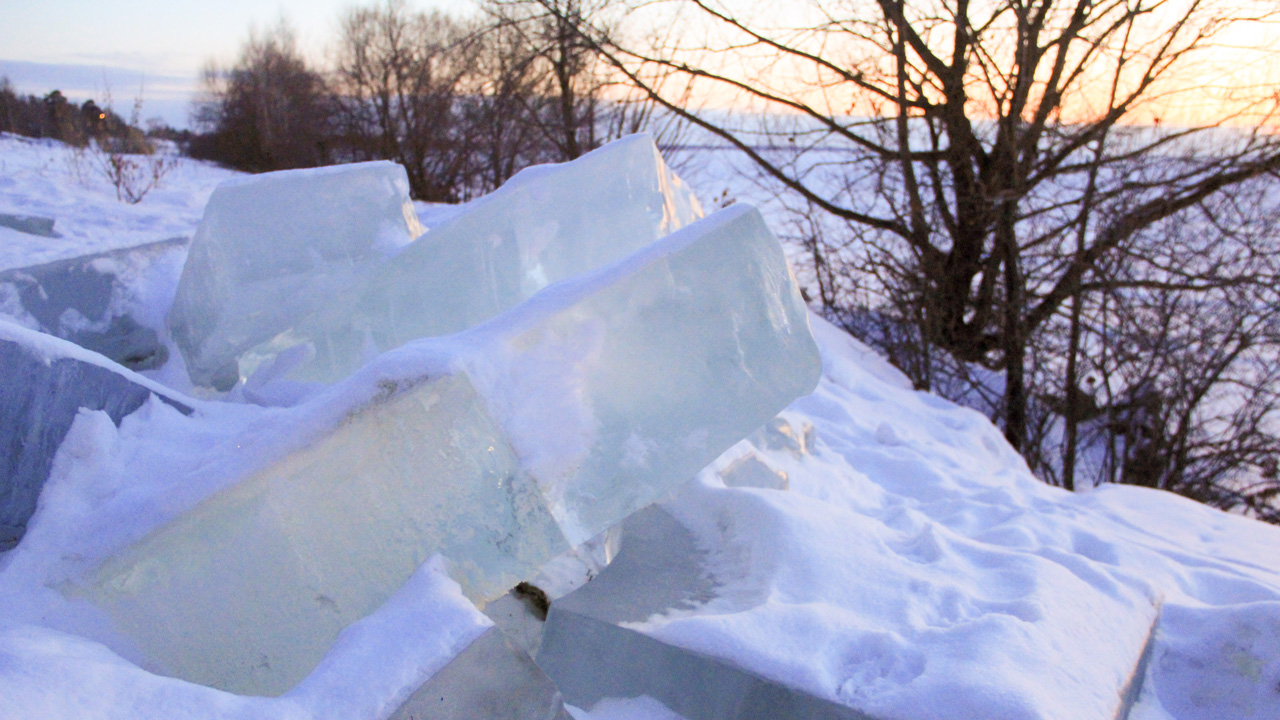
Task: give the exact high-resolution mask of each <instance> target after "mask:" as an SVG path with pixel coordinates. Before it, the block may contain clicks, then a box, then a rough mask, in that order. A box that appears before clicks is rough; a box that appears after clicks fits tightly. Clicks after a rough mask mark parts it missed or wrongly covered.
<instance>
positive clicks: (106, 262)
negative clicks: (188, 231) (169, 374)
mask: <svg viewBox="0 0 1280 720" xmlns="http://www.w3.org/2000/svg"><path fill="white" fill-rule="evenodd" d="M186 246H187V239H186V238H171V239H169V240H161V241H159V242H153V243H148V244H146V245H139V246H136V247H130V248H122V249H118V250H109V251H107V252H101V253H94V254H91V255H84V256H81V257H76V258H70V259H66V260H58V261H55V262H51V263H45V264H43V265H34V266H31V267H23V268H14V269H9V270H4V271H0V313H3V314H7V315H9V316H11V317H13V318H14V319H15V320H17V321H18V322H20V323H21V324H24V325H27V326H29V327H32V328H34V329H39V330H40V331H41V332H44V333H48V334H50V335H56V336H58V337H60V338H63V339H65V340H70V341H71V342H74V343H75V344H77V345H79V346H81V347H84V348H88V349H89V350H93V351H94V352H97V353H101V354H103V355H105V356H107V357H108V358H111V359H112V360H114V361H115V362H118V363H120V364H121V365H124V366H125V367H127V368H129V369H130V370H150V369H152V368H157V367H160V366H161V365H163V364H164V363H165V361H166V360H167V359H168V357H169V351H168V349H167V348H165V346H164V345H163V344H162V343H161V342H160V337H159V335H158V334H157V332H156V331H157V330H158V329H159V328H160V327H161V326H162V323H163V318H160V317H156V318H152V317H148V316H147V311H148V306H149V305H155V304H160V303H149V302H148V300H149V298H147V297H146V296H147V295H148V294H149V293H154V292H155V289H156V288H168V289H169V290H170V291H171V290H172V287H173V285H172V282H173V280H174V279H176V278H177V275H178V272H179V270H180V269H181V266H182V265H181V263H182V261H183V260H184V259H185V257H186ZM163 304H167V303H163Z"/></svg>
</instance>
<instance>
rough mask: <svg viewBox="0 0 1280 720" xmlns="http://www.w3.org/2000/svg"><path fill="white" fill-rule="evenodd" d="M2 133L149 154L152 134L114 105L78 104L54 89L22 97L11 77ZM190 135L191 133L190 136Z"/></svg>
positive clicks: (1, 107)
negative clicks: (109, 145) (113, 106)
mask: <svg viewBox="0 0 1280 720" xmlns="http://www.w3.org/2000/svg"><path fill="white" fill-rule="evenodd" d="M0 132H8V133H14V134H16V135H24V136H26V137H33V138H51V139H53V140H59V141H61V142H64V143H67V144H68V145H72V146H75V147H84V146H85V145H87V144H89V141H91V140H94V141H97V142H98V143H99V144H106V143H108V142H109V143H110V144H111V145H112V147H113V148H114V149H117V150H118V151H120V152H130V153H149V152H151V144H150V142H149V140H148V137H147V135H148V133H146V132H144V131H143V130H142V129H140V128H138V127H137V122H136V120H135V121H134V122H132V123H131V122H129V121H127V120H125V119H124V118H123V117H121V116H120V115H119V114H118V113H116V112H115V111H114V110H113V109H112V108H111V107H110V106H108V107H102V106H100V105H99V104H98V103H97V102H95V101H93V100H86V101H84V102H83V103H81V104H79V105H77V104H75V103H73V102H70V101H68V100H67V98H66V97H64V96H63V94H62V92H61V91H58V90H54V91H53V92H50V93H49V94H47V95H44V96H43V97H39V96H36V95H25V96H24V95H20V94H18V92H17V91H15V90H14V88H13V84H12V83H11V82H10V81H9V79H8V78H7V77H0ZM151 134H152V136H153V137H154V136H160V137H164V138H166V139H172V140H183V139H186V138H185V137H184V134H183V133H181V132H178V131H175V130H173V129H172V128H160V127H157V128H155V129H154V132H153V133H151ZM187 135H189V133H187Z"/></svg>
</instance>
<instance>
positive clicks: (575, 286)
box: [72, 206, 821, 694]
mask: <svg viewBox="0 0 1280 720" xmlns="http://www.w3.org/2000/svg"><path fill="white" fill-rule="evenodd" d="M820 371H821V363H820V359H819V357H818V354H817V348H816V346H815V344H814V342H813V339H812V336H811V335H810V332H809V327H808V319H807V316H806V313H805V310H804V305H803V303H802V301H801V299H800V297H799V293H798V291H797V289H796V287H795V283H794V279H793V278H792V277H791V274H790V272H789V270H788V269H787V265H786V261H785V258H784V256H783V252H782V248H781V246H780V245H779V244H778V242H777V240H776V239H775V238H774V237H773V235H772V234H771V233H770V232H769V231H768V229H767V228H766V227H765V226H764V223H763V220H762V219H761V218H760V216H759V213H757V212H756V211H755V210H754V209H752V208H748V207H745V206H736V207H734V208H730V209H728V210H725V211H722V212H720V213H717V214H716V215H714V216H712V217H710V218H707V219H705V220H703V221H700V222H698V223H695V224H693V225H691V226H690V227H688V228H685V229H684V230H682V231H680V232H677V233H674V234H672V235H669V236H667V237H666V238H664V239H662V240H659V241H657V242H655V243H653V244H651V245H650V246H648V247H646V248H644V249H643V250H641V251H639V252H637V253H634V254H633V255H631V256H629V257H628V258H626V259H624V260H622V261H620V262H618V263H615V264H613V265H610V266H607V267H605V268H603V269H602V270H600V271H598V272H596V273H592V274H589V275H586V276H583V277H579V278H576V279H574V280H571V281H568V282H564V283H561V284H558V285H556V286H554V287H551V288H547V289H546V291H545V292H543V293H539V294H538V295H536V296H535V297H534V298H532V299H531V300H530V301H528V302H526V303H523V304H522V305H520V306H519V307H518V308H516V309H514V310H512V311H511V312H508V313H505V314H503V315H501V316H499V317H497V318H495V319H494V320H493V321H492V322H489V323H485V324H483V325H481V326H480V327H477V328H475V329H473V330H471V331H469V332H466V333H463V334H460V335H457V336H453V337H449V338H440V339H426V340H421V341H418V342H415V343H411V344H409V345H406V346H405V347H403V348H401V349H399V350H396V351H393V352H389V353H386V354H385V355H383V356H381V357H379V358H378V359H377V360H375V361H374V362H372V363H370V364H369V365H367V366H365V367H364V368H361V369H360V370H359V371H358V372H357V373H356V374H355V375H353V376H352V377H351V378H349V379H348V380H346V381H344V382H342V383H339V384H338V385H336V386H334V387H333V388H331V389H330V390H328V391H326V392H325V393H323V394H322V395H320V396H318V397H316V398H315V399H313V400H312V401H310V402H308V403H306V404H304V405H301V406H299V407H297V408H293V409H291V410H289V411H281V417H282V418H283V420H282V421H281V422H285V423H294V424H296V425H297V426H299V427H301V428H313V429H311V430H306V432H310V433H312V434H311V436H309V437H305V438H300V439H295V440H293V441H291V442H288V443H280V444H278V445H276V447H281V448H287V447H296V448H301V449H298V450H296V451H295V452H291V453H289V454H287V455H284V456H282V457H275V458H268V459H265V460H259V461H256V463H254V462H251V463H249V467H248V468H247V469H246V470H245V471H244V473H243V479H241V480H239V481H237V482H236V483H235V484H234V485H232V486H231V487H229V488H227V489H226V490H224V491H223V492H221V493H219V494H216V495H213V496H211V497H209V498H207V499H206V500H205V501H204V502H203V503H202V504H200V505H199V506H198V507H196V508H195V509H194V510H193V511H191V512H188V513H186V514H185V515H182V516H180V517H179V518H178V519H176V520H174V521H173V522H171V523H170V524H169V525H167V526H165V527H163V528H161V529H160V530H158V531H156V532H155V533H152V534H151V535H149V536H148V537H146V538H144V539H143V540H142V541H140V542H138V543H137V544H135V545H134V546H132V547H131V548H129V549H127V550H125V551H124V552H122V553H120V554H118V555H117V556H115V557H114V558H112V559H110V560H108V561H107V562H106V563H104V564H103V565H102V566H101V567H100V568H99V569H98V571H97V572H96V575H94V576H93V577H92V578H91V580H90V581H89V582H88V584H87V585H85V586H82V587H80V588H78V589H77V590H74V591H72V593H73V594H75V595H79V596H82V597H84V598H86V599H88V600H89V601H90V602H92V603H93V604H95V605H97V606H98V607H100V608H102V609H103V610H104V611H105V612H106V613H107V615H109V616H110V618H111V621H112V623H113V625H114V628H115V629H116V630H117V631H118V632H119V633H121V634H122V635H123V636H125V637H126V638H127V639H128V641H129V642H130V643H132V644H133V645H135V646H136V648H137V649H138V650H139V651H140V654H141V655H142V656H143V657H144V658H145V660H146V666H148V667H149V668H151V669H154V670H156V671H158V672H161V673H162V674H170V675H176V676H178V677H182V678H184V679H188V680H192V681H195V682H199V683H202V684H207V685H212V686H214V687H218V688H222V689H227V690H232V691H235V692H240V693H250V694H279V693H281V692H284V691H286V690H288V689H289V688H290V687H292V686H294V685H295V684H296V683H297V682H298V681H299V680H301V679H302V678H303V677H304V676H305V675H306V674H307V672H308V671H309V670H310V669H311V668H312V667H314V666H315V664H316V662H318V661H319V659H320V658H321V657H322V656H323V655H324V653H325V651H326V649H327V648H328V647H329V646H330V645H331V644H332V643H333V640H334V638H335V637H337V635H338V633H339V632H340V631H341V629H342V628H343V627H346V626H348V625H350V624H351V623H352V622H354V621H355V620H358V619H359V618H361V617H363V616H365V615H366V614H368V613H369V612H371V611H372V610H374V609H375V608H377V607H378V606H379V605H380V604H381V603H382V602H384V601H385V600H386V599H387V597H389V595H390V594H391V593H392V592H393V591H394V590H395V589H396V588H397V587H399V586H400V585H401V584H402V583H403V582H404V581H405V580H406V579H407V578H408V577H409V576H410V575H411V574H412V573H413V571H414V569H415V568H417V567H418V566H419V565H420V564H421V563H422V562H423V561H424V560H425V559H426V558H427V557H429V556H430V555H431V554H433V553H436V552H439V553H441V554H442V555H443V556H445V557H446V558H447V559H448V560H449V561H450V563H451V567H452V574H453V575H454V577H455V578H456V579H457V580H458V581H459V582H460V583H461V585H462V587H463V590H464V592H465V593H466V594H467V596H468V597H470V598H471V599H473V600H476V601H482V600H487V599H491V598H494V597H497V596H499V595H501V594H502V593H503V592H505V591H506V589H507V588H509V587H511V586H512V585H513V584H515V582H517V581H518V580H521V579H524V578H526V577H529V576H531V575H532V574H533V573H534V572H535V571H536V570H537V568H538V567H539V566H540V565H541V564H542V563H545V562H547V561H548V560H551V559H552V558H553V557H555V556H556V555H558V554H560V553H561V552H563V551H564V550H566V549H568V548H569V547H571V546H575V545H578V544H579V543H581V542H583V541H585V540H587V539H589V538H591V537H592V536H594V535H596V534H598V533H599V532H601V531H602V530H604V529H606V528H608V527H610V526H612V525H614V524H616V523H617V522H618V521H620V520H621V519H623V518H625V517H626V516H628V515H630V514H631V513H632V512H634V511H635V510H637V509H639V508H641V507H643V506H645V505H647V504H649V503H651V502H653V501H654V500H655V499H657V498H658V497H660V496H661V495H663V494H665V493H666V492H668V491H669V490H671V489H672V488H673V487H674V486H676V485H679V484H680V483H682V482H684V481H685V480H687V479H688V478H690V477H692V476H693V475H694V474H695V473H696V472H697V471H698V470H699V469H700V468H702V467H703V466H705V465H706V464H707V463H708V462H710V461H711V460H713V459H715V458H716V457H717V456H718V455H719V454H720V453H721V452H723V451H724V450H725V449H726V448H728V447H729V446H731V445H732V444H733V443H735V442H737V441H738V440H739V439H741V438H743V437H745V436H746V435H747V434H749V433H750V432H751V431H752V430H754V429H756V428H757V427H759V426H760V425H762V424H763V423H764V422H765V421H767V420H768V419H770V418H771V417H773V416H774V415H776V414H777V413H778V411H779V410H781V409H782V408H783V407H785V406H786V405H787V404H788V403H789V402H791V401H792V400H793V399H794V398H796V397H797V396H800V395H803V394H806V393H808V392H810V391H811V390H812V389H813V387H814V386H815V385H816V383H817V380H818V376H819V373H820ZM317 417H319V418H324V420H323V421H322V422H318V421H317V420H316V418H317ZM317 427H318V428H319V429H314V428H317ZM299 432H303V431H299ZM237 461H238V462H240V463H245V462H246V461H245V460H244V459H242V458H238V460H237Z"/></svg>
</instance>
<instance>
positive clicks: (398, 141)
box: [336, 0, 475, 201]
mask: <svg viewBox="0 0 1280 720" xmlns="http://www.w3.org/2000/svg"><path fill="white" fill-rule="evenodd" d="M340 27H341V30H340V37H339V42H338V52H337V61H336V65H337V69H336V82H337V86H338V89H339V91H340V98H341V100H342V106H343V110H344V113H343V118H344V122H343V125H344V129H345V134H346V138H347V141H348V146H349V147H350V148H351V149H352V151H353V152H354V153H356V154H357V156H358V157H359V158H360V159H364V158H370V157H378V158H386V159H391V160H395V161H396V162H399V163H400V164H402V165H404V167H405V170H406V171H407V172H408V174H409V185H410V188H411V190H412V192H413V194H414V196H415V197H418V198H420V199H423V200H434V201H454V200H457V199H459V191H460V189H461V188H462V187H464V186H465V185H466V179H467V174H468V164H469V162H470V142H471V141H470V138H469V137H467V135H466V132H467V128H466V126H465V125H464V124H463V123H462V122H460V115H459V107H458V103H459V100H460V93H461V92H462V88H463V86H464V80H465V78H466V77H467V75H468V74H469V73H470V72H472V62H473V60H474V56H475V53H474V50H473V47H474V44H473V43H472V41H471V36H472V34H473V29H472V28H471V27H468V26H467V25H466V24H465V23H462V22H460V21H457V20H454V19H453V18H451V17H449V16H447V15H444V14H442V13H439V12H431V13H423V12H416V11H411V10H409V9H408V7H407V6H406V4H405V3H404V1H403V0H387V2H385V3H383V4H381V5H378V6H374V7H365V8H354V9H351V10H349V11H347V13H346V14H345V15H344V16H343V18H342V21H341V26H340Z"/></svg>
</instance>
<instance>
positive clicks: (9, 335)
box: [0, 321, 191, 550]
mask: <svg viewBox="0 0 1280 720" xmlns="http://www.w3.org/2000/svg"><path fill="white" fill-rule="evenodd" d="M0 368H4V373H5V379H4V382H2V383H0V450H2V451H0V550H7V549H9V548H10V547H12V546H13V545H15V544H17V542H18V541H19V540H20V539H21V538H22V535H23V534H24V532H25V530H26V526H27V521H28V520H29V519H30V518H31V515H32V513H33V512H35V509H36V500H37V498H39V496H40V489H41V488H42V487H43V486H44V482H45V480H46V479H48V477H49V469H50V468H51V467H52V465H53V458H54V455H55V454H56V453H57V451H58V447H59V446H60V445H61V444H62V439H63V438H64V437H66V434H67V431H68V430H69V429H70V428H71V423H72V421H74V420H75V418H76V415H77V414H78V413H79V412H80V410H81V409H82V408H87V409H90V410H102V411H104V412H106V413H107V414H108V415H109V416H110V417H111V420H112V421H113V422H115V423H116V424H117V425H119V424H120V421H121V419H123V418H124V416H126V415H128V414H129V413H131V412H133V411H134V410H136V409H138V407H139V406H141V405H142V403H143V402H145V401H146V400H147V398H149V397H151V396H152V395H153V394H154V395H157V396H159V397H160V398H161V399H162V400H164V401H165V402H168V403H169V404H171V405H173V406H174V407H177V408H178V409H179V410H182V411H183V412H185V413H189V412H191V409H190V408H188V407H187V406H186V405H184V404H182V403H181V402H178V401H176V400H174V399H172V398H170V397H168V396H167V394H165V393H162V392H159V391H158V389H157V388H156V387H155V386H154V385H153V384H151V383H148V382H147V381H146V380H145V379H143V378H141V377H138V376H136V375H133V374H132V373H129V371H127V370H126V369H124V368H122V367H120V366H118V365H115V364H114V363H112V362H110V361H109V360H107V359H106V358H104V357H101V356H97V355H94V354H93V353H90V352H87V351H85V350H83V349H81V348H78V347H76V346H74V345H71V344H70V343H67V342H64V341H62V340H59V339H57V338H54V337H51V336H48V335H44V334H41V333H38V332H34V331H31V330H27V329H24V328H21V327H18V326H16V325H14V324H12V323H9V322H7V321H0Z"/></svg>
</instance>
